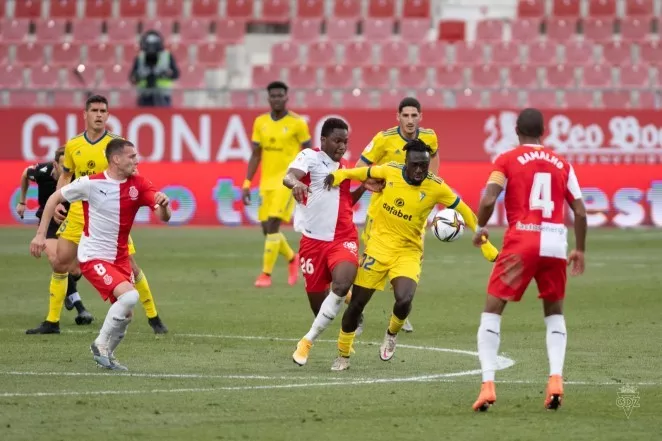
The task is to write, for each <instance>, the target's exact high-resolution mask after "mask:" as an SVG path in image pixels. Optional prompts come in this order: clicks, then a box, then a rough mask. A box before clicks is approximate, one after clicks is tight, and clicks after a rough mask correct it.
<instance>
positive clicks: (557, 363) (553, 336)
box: [545, 314, 568, 375]
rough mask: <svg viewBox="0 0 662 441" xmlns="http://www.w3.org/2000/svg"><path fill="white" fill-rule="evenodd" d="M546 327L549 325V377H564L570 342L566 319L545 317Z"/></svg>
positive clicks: (559, 316)
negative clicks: (567, 349) (566, 352)
mask: <svg viewBox="0 0 662 441" xmlns="http://www.w3.org/2000/svg"><path fill="white" fill-rule="evenodd" d="M545 325H547V357H548V358H549V375H563V362H564V361H565V346H566V343H567V341H568V338H567V331H566V329H565V319H564V318H563V316H562V315H560V314H556V315H550V316H547V317H545Z"/></svg>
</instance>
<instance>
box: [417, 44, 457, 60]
mask: <svg viewBox="0 0 662 441" xmlns="http://www.w3.org/2000/svg"><path fill="white" fill-rule="evenodd" d="M449 46H450V45H449V44H448V43H446V42H443V41H426V42H423V43H422V44H421V45H419V46H418V61H419V63H420V64H422V65H424V66H445V65H447V64H448V47H449Z"/></svg>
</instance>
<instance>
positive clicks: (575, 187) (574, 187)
mask: <svg viewBox="0 0 662 441" xmlns="http://www.w3.org/2000/svg"><path fill="white" fill-rule="evenodd" d="M489 182H494V183H497V184H499V185H501V186H502V187H504V189H505V207H506V217H507V218H508V230H507V232H506V236H505V238H504V247H506V246H507V245H508V244H509V242H517V243H528V244H530V245H531V246H539V255H540V256H544V257H557V258H562V259H565V258H566V254H567V250H568V240H567V236H568V229H567V228H566V226H565V202H566V201H567V202H568V203H570V202H572V201H574V200H575V199H581V197H582V192H581V189H580V187H579V182H578V181H577V176H576V175H575V171H574V169H573V168H572V165H570V163H568V161H566V160H565V159H563V158H562V157H560V156H558V155H557V154H556V153H555V152H554V150H551V149H548V148H545V147H543V146H541V145H522V146H519V147H516V148H515V149H513V150H510V151H508V152H506V153H503V154H502V155H500V156H499V157H497V159H496V160H495V161H494V168H493V171H492V174H491V175H490V179H489Z"/></svg>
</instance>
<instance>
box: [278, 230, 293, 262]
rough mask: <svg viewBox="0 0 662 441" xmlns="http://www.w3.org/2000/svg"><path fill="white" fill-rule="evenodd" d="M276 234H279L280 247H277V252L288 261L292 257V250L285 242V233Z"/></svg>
mask: <svg viewBox="0 0 662 441" xmlns="http://www.w3.org/2000/svg"><path fill="white" fill-rule="evenodd" d="M278 234H279V235H280V247H279V248H278V252H279V253H280V254H282V255H283V257H285V259H286V260H287V261H288V262H289V261H290V260H292V259H294V250H293V249H292V247H290V244H289V243H287V239H286V238H285V235H284V234H283V233H278Z"/></svg>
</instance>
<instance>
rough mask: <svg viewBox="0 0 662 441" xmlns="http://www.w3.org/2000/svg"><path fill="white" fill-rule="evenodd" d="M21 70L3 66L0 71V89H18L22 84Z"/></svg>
mask: <svg viewBox="0 0 662 441" xmlns="http://www.w3.org/2000/svg"><path fill="white" fill-rule="evenodd" d="M23 80H24V77H23V68H20V67H16V66H4V67H3V68H2V69H1V70H0V87H1V88H3V89H18V88H21V87H23V84H24V81H23Z"/></svg>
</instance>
